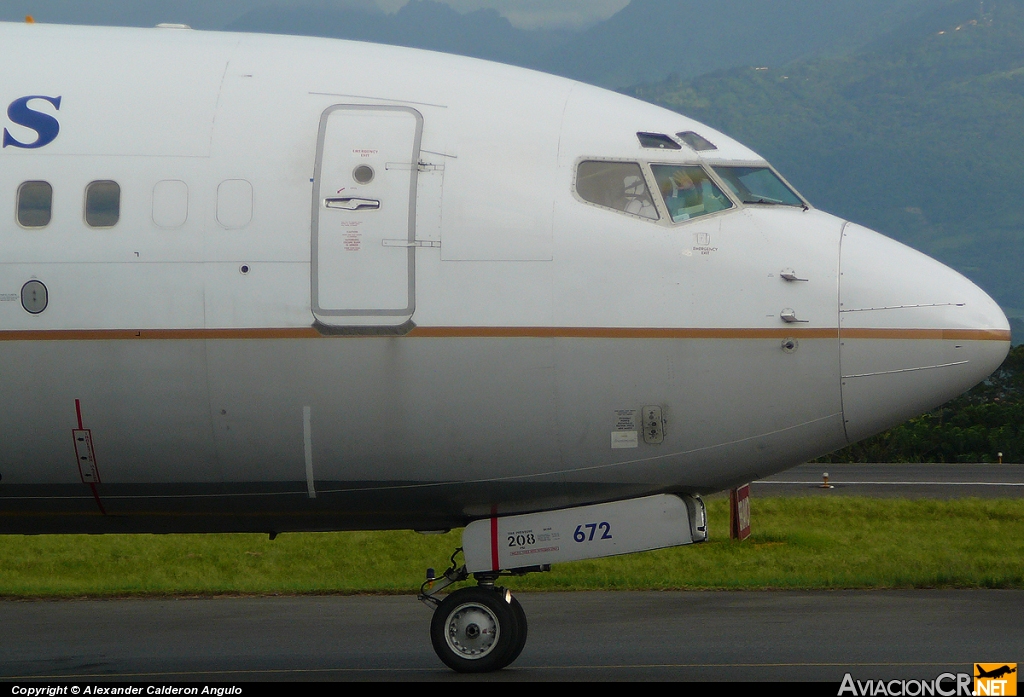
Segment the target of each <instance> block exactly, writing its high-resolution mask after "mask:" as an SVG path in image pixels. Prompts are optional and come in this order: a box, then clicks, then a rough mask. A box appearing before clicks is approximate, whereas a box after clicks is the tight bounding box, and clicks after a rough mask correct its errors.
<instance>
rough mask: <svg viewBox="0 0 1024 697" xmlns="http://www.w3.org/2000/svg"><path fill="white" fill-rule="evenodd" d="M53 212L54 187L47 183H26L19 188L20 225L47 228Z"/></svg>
mask: <svg viewBox="0 0 1024 697" xmlns="http://www.w3.org/2000/svg"><path fill="white" fill-rule="evenodd" d="M52 210H53V187H52V186H50V185H49V184H48V183H47V182H25V183H24V184H22V185H21V186H20V187H19V188H18V225H21V226H22V227H46V226H47V225H49V224H50V215H51V212H52Z"/></svg>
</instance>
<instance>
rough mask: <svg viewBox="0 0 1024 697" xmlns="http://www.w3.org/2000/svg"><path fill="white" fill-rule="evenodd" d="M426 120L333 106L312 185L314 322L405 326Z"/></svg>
mask: <svg viewBox="0 0 1024 697" xmlns="http://www.w3.org/2000/svg"><path fill="white" fill-rule="evenodd" d="M422 132H423V117H422V115H421V114H420V113H419V112H418V111H416V110H415V109H410V108H408V107H389V106H363V105H345V104H342V105H336V106H332V107H330V108H329V109H327V110H326V111H325V112H324V113H323V115H322V116H321V118H320V132H319V138H318V140H317V158H316V167H315V172H314V177H315V178H314V184H313V215H312V221H313V230H312V245H311V247H312V255H311V265H312V268H311V285H312V307H313V315H314V316H315V317H316V320H317V322H318V324H319V325H320V326H321V327H324V328H328V329H329V328H338V329H345V328H352V329H354V330H359V328H367V329H372V328H374V327H377V328H380V329H385V330H387V329H388V328H390V329H400V328H401V327H402V326H403V325H407V323H409V322H410V320H411V319H412V315H413V312H414V311H415V309H416V273H415V271H416V269H415V263H416V256H415V254H416V249H415V246H414V244H415V241H416V229H415V228H416V183H417V175H418V167H417V164H418V162H419V155H420V138H421V135H422Z"/></svg>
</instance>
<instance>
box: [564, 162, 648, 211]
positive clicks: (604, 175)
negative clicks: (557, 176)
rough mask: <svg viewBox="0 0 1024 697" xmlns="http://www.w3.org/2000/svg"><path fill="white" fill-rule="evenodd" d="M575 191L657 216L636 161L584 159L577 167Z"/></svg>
mask: <svg viewBox="0 0 1024 697" xmlns="http://www.w3.org/2000/svg"><path fill="white" fill-rule="evenodd" d="M576 193H578V194H579V196H580V198H582V199H583V200H584V201H589V202H590V203H596V204H597V205H599V206H604V207H605V208H611V209H613V210H616V211H621V212H623V213H630V214H632V215H638V216H640V217H641V218H647V219H648V220H657V219H658V209H657V208H656V207H655V205H654V199H653V198H651V193H650V191H648V189H647V181H646V180H645V179H644V175H643V172H642V171H641V170H640V165H638V164H636V163H635V162H599V161H596V160H591V161H587V162H581V163H580V165H579V167H577V168H576Z"/></svg>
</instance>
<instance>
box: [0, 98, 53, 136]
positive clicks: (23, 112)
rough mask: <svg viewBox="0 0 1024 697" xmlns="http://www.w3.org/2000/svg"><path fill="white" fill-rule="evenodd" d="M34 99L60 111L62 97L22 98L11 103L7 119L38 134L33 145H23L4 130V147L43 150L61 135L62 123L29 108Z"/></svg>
mask: <svg viewBox="0 0 1024 697" xmlns="http://www.w3.org/2000/svg"><path fill="white" fill-rule="evenodd" d="M33 99H45V100H46V101H48V102H49V103H50V104H52V105H53V108H54V109H57V110H58V111H59V110H60V97H44V96H42V95H32V96H29V97H22V98H21V99H15V100H14V101H13V102H11V105H10V106H9V107H7V118H9V119H10V120H11V121H12V122H14V123H16V124H18V125H19V126H24V127H25V128H31V129H32V130H33V131H35V132H36V139H35V141H33V142H31V143H22V142H21V141H19V140H16V139H15V138H14V136H12V135H11V134H10V133H9V132H8V131H7V129H6V128H5V129H4V144H3V147H5V148H6V147H7V146H8V145H10V146H13V147H15V148H27V149H35V148H41V147H43V146H44V145H49V144H50V143H52V142H53V141H54V139H55V138H56V137H57V134H58V133H60V122H59V121H57V119H55V118H54V117H52V116H50V115H49V114H44V113H42V112H41V111H33V110H32V109H30V108H29V105H28V103H29V102H30V101H32V100H33Z"/></svg>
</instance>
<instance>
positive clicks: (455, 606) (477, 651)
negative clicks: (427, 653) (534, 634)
mask: <svg viewBox="0 0 1024 697" xmlns="http://www.w3.org/2000/svg"><path fill="white" fill-rule="evenodd" d="M458 552H459V550H456V552H455V554H458ZM533 570H538V571H539V570H540V569H539V568H538V569H531V571H533ZM524 571H525V570H524ZM518 573H522V572H518ZM500 575H501V574H499V573H487V574H482V573H478V574H474V575H473V576H474V578H475V579H476V581H477V585H476V586H475V587H469V588H460V589H459V590H457V591H455V592H453V593H449V594H448V595H447V596H446V597H445V598H444V599H443V600H438V599H437V598H436V597H435V595H436V594H437V593H438V592H440V591H441V590H443V589H444V588H446V587H448V586H450V585H451V584H453V583H458V582H460V581H465V580H466V579H468V578H469V573H468V572H467V571H466V567H465V566H460V567H456V565H455V555H454V554H453V555H452V567H451V568H450V569H448V571H446V572H445V573H444V574H443V575H442V576H440V577H435V576H434V574H433V570H432V569H431V570H428V571H427V580H426V582H425V583H424V584H423V587H422V588H421V589H420V595H419V599H420V600H421V601H423V602H424V603H425V604H427V605H429V606H431V607H433V608H434V616H433V618H432V619H431V621H430V643H431V644H432V645H433V647H434V652H435V653H436V654H437V657H438V658H440V659H441V661H442V662H443V663H444V664H445V665H446V666H448V667H449V668H451V669H452V670H455V671H458V672H460V673H486V672H490V671H494V670H501V669H502V668H504V667H505V666H507V665H509V664H510V663H512V662H513V661H515V660H516V659H517V658H519V654H520V653H522V651H523V647H525V646H526V633H527V625H526V613H525V612H524V611H523V606H522V605H520V604H519V601H518V600H517V599H516V598H514V597H513V596H512V593H511V592H510V591H509V590H508V589H507V588H502V587H500V586H495V585H494V582H495V581H496V580H497V578H498V577H499V576H500ZM435 584H436V585H435Z"/></svg>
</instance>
